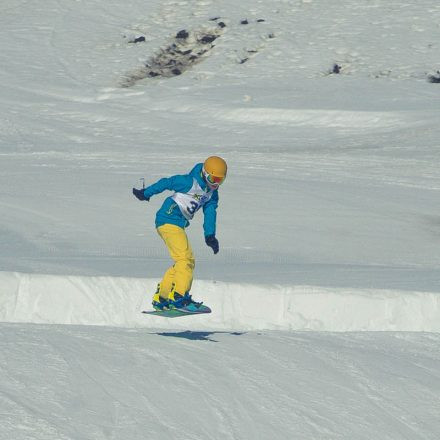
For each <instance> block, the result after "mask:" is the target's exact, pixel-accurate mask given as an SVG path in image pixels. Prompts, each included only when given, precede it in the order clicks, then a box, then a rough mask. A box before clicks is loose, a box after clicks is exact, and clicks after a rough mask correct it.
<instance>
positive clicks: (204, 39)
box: [199, 34, 217, 44]
mask: <svg viewBox="0 0 440 440" xmlns="http://www.w3.org/2000/svg"><path fill="white" fill-rule="evenodd" d="M216 39H217V35H209V34H208V35H204V36H203V37H202V38H200V40H199V41H200V43H203V44H209V43H212V42H213V41H214V40H216Z"/></svg>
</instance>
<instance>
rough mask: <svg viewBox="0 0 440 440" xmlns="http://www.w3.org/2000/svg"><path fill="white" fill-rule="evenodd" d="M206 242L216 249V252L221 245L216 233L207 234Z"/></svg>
mask: <svg viewBox="0 0 440 440" xmlns="http://www.w3.org/2000/svg"><path fill="white" fill-rule="evenodd" d="M205 242H206V244H207V245H208V246H209V247H210V248H211V249H212V250H213V251H214V254H216V253H218V250H219V245H218V240H217V239H216V238H215V235H207V236H206V237H205Z"/></svg>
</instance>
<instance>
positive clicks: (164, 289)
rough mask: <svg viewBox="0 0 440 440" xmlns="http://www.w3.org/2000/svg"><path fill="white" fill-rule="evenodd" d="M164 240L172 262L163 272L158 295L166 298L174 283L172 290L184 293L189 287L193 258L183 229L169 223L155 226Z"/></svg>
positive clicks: (191, 277) (191, 279)
mask: <svg viewBox="0 0 440 440" xmlns="http://www.w3.org/2000/svg"><path fill="white" fill-rule="evenodd" d="M157 232H158V233H159V235H160V236H161V237H162V240H163V241H164V242H165V244H166V246H167V248H168V251H169V253H170V255H171V258H172V259H173V261H174V264H173V265H172V266H171V267H170V268H169V269H168V270H167V271H166V272H165V275H164V277H163V279H162V281H161V283H160V290H159V295H160V296H162V297H163V298H168V295H169V293H170V292H171V289H172V288H173V284H174V291H175V292H177V293H180V294H181V295H185V293H186V292H189V290H190V289H191V284H192V281H193V272H194V267H195V259H194V255H193V251H192V249H191V245H190V244H189V241H188V237H187V235H186V232H185V229H183V228H181V227H179V226H176V225H171V224H165V225H162V226H159V227H158V228H157Z"/></svg>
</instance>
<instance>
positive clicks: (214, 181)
mask: <svg viewBox="0 0 440 440" xmlns="http://www.w3.org/2000/svg"><path fill="white" fill-rule="evenodd" d="M205 177H206V180H207V181H208V182H209V183H211V184H213V185H214V184H217V185H221V184H222V183H223V182H224V181H225V179H226V176H223V177H217V176H213V175H212V174H208V173H206V174H205Z"/></svg>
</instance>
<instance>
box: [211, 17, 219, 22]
mask: <svg viewBox="0 0 440 440" xmlns="http://www.w3.org/2000/svg"><path fill="white" fill-rule="evenodd" d="M219 19H220V17H213V18H210V19H209V21H217V20H219Z"/></svg>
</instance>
